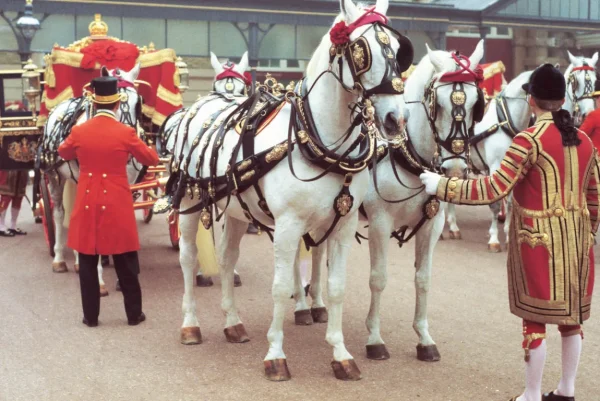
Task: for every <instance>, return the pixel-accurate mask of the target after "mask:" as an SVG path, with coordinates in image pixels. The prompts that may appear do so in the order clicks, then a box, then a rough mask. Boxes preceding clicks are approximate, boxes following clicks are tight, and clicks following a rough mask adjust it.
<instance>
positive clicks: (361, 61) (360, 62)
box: [352, 43, 365, 69]
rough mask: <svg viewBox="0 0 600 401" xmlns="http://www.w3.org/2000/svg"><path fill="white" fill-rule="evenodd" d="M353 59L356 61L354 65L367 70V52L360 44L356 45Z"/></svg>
mask: <svg viewBox="0 0 600 401" xmlns="http://www.w3.org/2000/svg"><path fill="white" fill-rule="evenodd" d="M352 59H353V60H354V65H356V66H358V68H361V69H362V68H365V51H364V49H363V48H362V46H361V45H359V44H358V43H357V44H355V45H354V50H353V51H352Z"/></svg>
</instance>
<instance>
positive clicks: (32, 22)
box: [17, 0, 40, 61]
mask: <svg viewBox="0 0 600 401" xmlns="http://www.w3.org/2000/svg"><path fill="white" fill-rule="evenodd" d="M17 28H19V32H20V34H21V38H19V39H20V40H19V45H20V46H19V54H20V55H21V61H27V60H28V59H29V57H30V56H31V41H32V40H33V37H34V36H35V33H36V32H37V31H38V30H39V29H40V21H39V20H38V19H37V18H35V17H34V16H33V0H25V12H24V13H23V15H22V16H21V17H20V18H19V19H18V20H17Z"/></svg>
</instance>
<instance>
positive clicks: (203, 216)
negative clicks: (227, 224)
mask: <svg viewBox="0 0 600 401" xmlns="http://www.w3.org/2000/svg"><path fill="white" fill-rule="evenodd" d="M200 221H201V222H202V225H203V226H204V228H205V229H207V230H208V229H210V227H211V226H212V216H211V215H210V212H209V211H208V209H206V208H204V209H202V212H200Z"/></svg>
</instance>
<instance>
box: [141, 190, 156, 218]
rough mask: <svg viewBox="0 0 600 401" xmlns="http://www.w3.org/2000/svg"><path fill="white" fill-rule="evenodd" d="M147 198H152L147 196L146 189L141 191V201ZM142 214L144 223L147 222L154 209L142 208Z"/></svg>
mask: <svg viewBox="0 0 600 401" xmlns="http://www.w3.org/2000/svg"><path fill="white" fill-rule="evenodd" d="M148 200H152V198H151V197H150V196H148V191H146V190H145V191H142V202H146V201H148ZM142 215H143V218H144V223H146V224H148V223H150V222H151V221H152V216H154V211H153V210H152V208H149V209H142Z"/></svg>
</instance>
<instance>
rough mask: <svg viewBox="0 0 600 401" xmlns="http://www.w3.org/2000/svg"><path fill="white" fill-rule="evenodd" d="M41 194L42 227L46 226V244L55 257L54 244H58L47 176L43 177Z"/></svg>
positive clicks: (51, 254)
mask: <svg viewBox="0 0 600 401" xmlns="http://www.w3.org/2000/svg"><path fill="white" fill-rule="evenodd" d="M40 193H41V194H42V199H41V200H40V209H41V212H42V225H43V226H44V236H45V237H46V244H47V245H48V250H49V251H50V256H52V257H54V244H55V242H56V237H55V231H54V219H53V217H52V216H53V213H52V212H53V210H52V209H53V205H52V200H51V199H50V189H49V188H48V179H47V178H46V175H42V179H41V180H40Z"/></svg>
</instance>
